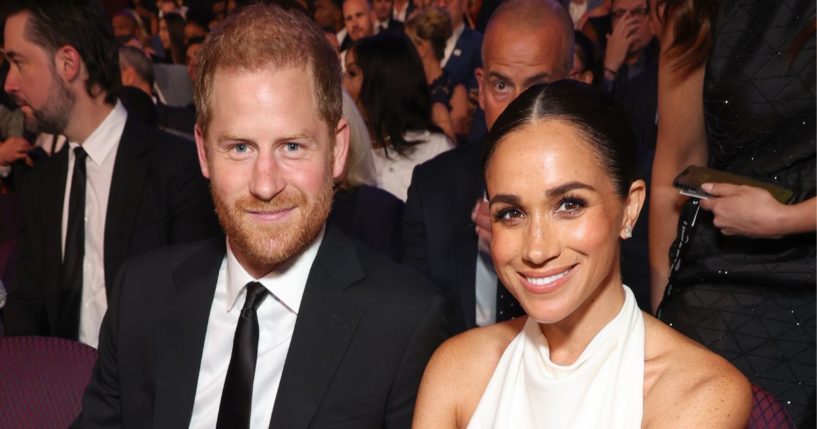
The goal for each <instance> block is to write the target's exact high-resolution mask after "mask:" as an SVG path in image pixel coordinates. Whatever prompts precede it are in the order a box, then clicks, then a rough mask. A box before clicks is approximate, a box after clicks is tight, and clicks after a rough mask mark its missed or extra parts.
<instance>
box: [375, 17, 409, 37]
mask: <svg viewBox="0 0 817 429" xmlns="http://www.w3.org/2000/svg"><path fill="white" fill-rule="evenodd" d="M374 25H375V27H376V26H378V25H380V23H378V22H377V21H375V23H374ZM375 31H377V30H375ZM386 31H387V32H389V33H399V34H404V33H405V32H406V29H405V26H404V25H403V23H402V22H400V21H398V20H396V19H394V18H389V26H388V27H386Z"/></svg>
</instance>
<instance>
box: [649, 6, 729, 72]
mask: <svg viewBox="0 0 817 429" xmlns="http://www.w3.org/2000/svg"><path fill="white" fill-rule="evenodd" d="M658 3H659V7H660V5H661V4H663V5H664V7H665V9H664V16H663V17H661V18H662V21H663V25H662V27H663V29H662V30H661V31H662V32H664V33H665V34H663V35H662V37H672V44H671V45H670V46H669V49H667V52H666V53H665V57H666V58H667V59H668V60H670V61H672V63H673V67H674V68H675V69H676V70H677V71H679V72H680V73H681V75H682V76H687V75H689V73H692V71H693V70H695V69H697V68H698V67H700V66H702V65H703V64H704V63H705V62H706V60H707V58H709V53H710V51H712V24H713V22H712V21H713V19H714V18H715V14H716V13H717V10H718V7H719V4H720V3H719V2H715V1H713V0H659V2H658ZM669 31H671V32H672V35H669V34H666V33H667V32H669Z"/></svg>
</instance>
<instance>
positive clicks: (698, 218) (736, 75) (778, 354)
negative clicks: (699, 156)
mask: <svg viewBox="0 0 817 429" xmlns="http://www.w3.org/2000/svg"><path fill="white" fill-rule="evenodd" d="M814 13H815V4H814V1H813V0H807V1H791V0H766V1H759V0H729V1H725V2H723V3H722V4H721V6H720V10H719V11H718V16H717V17H716V19H715V21H714V26H713V41H714V46H713V51H712V53H711V56H710V60H709V62H708V63H707V68H706V75H705V76H706V77H705V81H704V113H705V120H706V128H707V143H708V146H709V165H710V166H711V167H713V168H716V169H720V170H725V171H729V172H732V173H736V174H741V175H745V176H750V177H753V178H755V179H759V180H762V181H765V182H769V183H775V184H778V185H781V186H784V187H787V188H789V189H791V190H793V191H794V193H795V197H794V201H793V203H797V202H801V201H804V200H807V199H809V198H811V197H814V196H815V114H817V112H815V72H816V70H815V41H814V34H813V33H811V34H808V33H807V29H808V28H809V26H811V28H813V27H814V21H813V19H814ZM804 34H805V35H806V37H805V38H802V37H800V36H803V35H804ZM803 40H805V43H804V44H801V43H798V42H799V41H803ZM795 55H796V57H795ZM697 209H698V206H697V204H696V202H695V201H690V202H689V203H687V205H686V206H685V207H684V209H683V211H682V214H681V219H680V221H679V235H678V237H679V239H678V240H676V245H674V246H673V251H672V252H671V253H672V254H671V255H670V259H671V260H672V262H673V269H672V272H671V274H670V281H669V286H668V287H667V290H666V293H665V295H664V299H663V302H662V304H661V307H660V308H659V317H660V318H661V319H662V320H664V321H665V322H667V323H669V324H670V325H671V326H673V327H674V328H676V329H678V330H679V331H681V332H682V333H684V334H685V335H687V336H689V337H690V338H692V339H694V340H696V341H698V342H700V343H701V344H703V345H705V346H707V347H709V348H710V349H711V350H713V351H715V352H716V353H718V354H720V355H722V356H724V357H725V358H726V359H728V360H729V361H730V362H732V363H733V364H734V365H735V366H736V367H738V368H739V369H740V370H742V371H743V372H744V374H746V376H747V377H748V378H749V379H750V381H751V382H752V383H754V384H757V385H760V386H761V387H763V388H764V389H766V390H767V391H769V392H771V393H772V394H773V395H774V396H775V397H776V398H777V399H778V401H780V402H781V403H782V404H783V405H784V406H785V407H786V409H787V410H788V411H789V414H790V415H791V417H792V418H793V419H794V420H795V422H796V423H797V424H798V426H799V427H810V428H813V427H814V414H815V359H817V356H815V234H814V233H810V234H801V235H792V236H786V237H783V238H780V239H749V238H745V237H727V236H724V235H722V234H720V232H719V231H718V229H717V228H715V227H714V225H713V224H712V215H711V213H709V212H707V211H705V210H697Z"/></svg>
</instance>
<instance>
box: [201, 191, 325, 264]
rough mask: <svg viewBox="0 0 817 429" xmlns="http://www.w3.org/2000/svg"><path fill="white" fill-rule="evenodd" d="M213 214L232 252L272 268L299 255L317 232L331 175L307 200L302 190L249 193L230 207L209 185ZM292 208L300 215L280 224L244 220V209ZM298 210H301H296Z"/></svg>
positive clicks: (323, 216) (245, 211)
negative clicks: (262, 195) (268, 195)
mask: <svg viewBox="0 0 817 429" xmlns="http://www.w3.org/2000/svg"><path fill="white" fill-rule="evenodd" d="M210 193H211V194H212V196H213V202H214V204H215V209H216V214H217V215H218V219H219V223H221V226H222V228H224V232H225V233H226V234H227V237H228V240H229V242H230V248H231V249H232V250H233V252H234V253H238V254H240V255H241V256H242V257H243V259H244V260H245V261H246V262H247V263H248V264H249V265H250V266H251V267H255V268H260V269H263V270H267V271H266V272H270V271H272V270H273V269H274V268H275V267H277V266H279V265H280V264H282V263H284V262H286V261H288V260H289V259H291V258H292V257H293V256H296V255H299V254H300V253H301V252H302V251H303V250H304V249H305V248H306V246H308V245H309V244H310V243H311V242H312V241H313V240H314V239H315V237H316V236H317V235H318V233H319V232H320V231H321V229H322V228H323V226H324V224H325V223H326V219H327V218H328V217H329V212H330V211H331V209H332V197H333V192H332V178H331V177H329V178H328V180H327V182H326V183H325V184H324V186H323V187H322V189H321V191H320V192H319V194H318V195H317V196H316V197H315V199H313V200H311V201H310V200H308V199H307V197H306V196H305V195H304V194H303V193H300V192H298V193H295V192H290V193H286V194H280V195H276V196H275V198H273V199H272V200H271V201H262V200H259V199H258V198H255V197H253V196H252V195H248V196H245V197H242V198H240V199H239V200H237V201H236V202H235V203H234V204H233V205H232V206H231V205H229V203H227V202H226V201H224V200H223V199H222V198H221V197H220V196H219V195H218V194H216V192H215V191H214V190H213V187H212V186H211V187H210ZM289 208H295V209H296V210H297V211H296V213H292V214H291V215H295V216H298V215H300V217H298V218H295V219H290V220H288V221H287V222H286V223H285V224H280V225H255V224H252V223H251V222H250V221H249V220H247V219H246V217H247V216H249V215H248V214H247V211H254V210H260V211H276V210H283V209H289ZM298 212H300V213H298Z"/></svg>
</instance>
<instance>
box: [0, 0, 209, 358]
mask: <svg viewBox="0 0 817 429" xmlns="http://www.w3.org/2000/svg"><path fill="white" fill-rule="evenodd" d="M4 6H8V7H9V9H10V13H9V15H8V19H7V20H6V23H5V29H4V40H3V45H4V46H3V48H4V49H3V51H4V54H5V57H6V59H7V60H8V61H9V65H10V69H9V73H8V77H7V78H6V81H5V90H6V92H7V93H9V94H10V95H11V96H13V97H14V98H15V99H16V100H17V104H18V105H19V106H20V108H21V110H22V112H23V114H24V117H25V125H26V127H27V128H28V129H29V130H30V131H33V132H45V133H49V134H61V135H63V136H65V137H67V139H68V144H65V145H64V146H63V149H62V150H61V151H59V152H58V153H56V154H54V156H52V157H48V158H45V159H42V160H41V161H39V162H37V163H36V164H35V165H34V167H33V168H32V170H31V171H28V172H26V174H25V176H24V177H22V180H20V182H19V183H15V185H16V188H17V191H19V195H20V201H21V203H20V204H21V207H22V219H23V225H22V234H21V236H20V240H19V243H20V244H19V257H18V263H17V275H16V279H15V280H14V281H11V282H9V283H8V285H7V286H8V291H9V296H8V303H7V305H6V307H5V326H6V334H7V335H47V336H59V337H64V338H70V339H75V340H79V341H81V342H83V343H86V344H89V345H91V346H94V347H96V345H97V341H98V335H99V327H100V325H101V323H102V318H103V316H104V314H105V310H106V309H107V306H108V301H109V298H110V292H111V291H110V286H111V285H112V284H113V281H114V277H115V275H116V272H117V271H118V270H119V267H120V266H121V265H122V263H123V262H124V260H125V259H127V258H129V257H133V256H136V255H139V254H141V253H144V252H146V251H148V250H151V249H155V248H157V247H161V246H166V245H170V244H178V243H185V242H190V241H198V240H202V239H204V238H207V237H211V236H214V235H217V234H218V225H217V223H216V219H215V216H213V214H212V213H213V210H212V203H211V201H210V199H209V198H208V195H207V182H206V181H205V180H204V178H203V177H202V175H201V172H200V171H199V170H198V167H197V162H196V153H195V149H194V146H193V143H192V142H190V141H187V140H182V139H180V138H177V137H173V136H171V135H169V134H166V133H164V132H160V131H159V130H157V129H155V128H152V127H150V126H148V125H147V124H145V123H143V122H141V121H140V120H139V118H137V116H136V115H129V114H128V112H127V111H126V109H125V108H124V107H123V105H122V103H121V102H120V101H118V99H117V97H118V96H119V92H120V89H121V81H120V72H119V60H118V50H117V47H116V41H115V39H114V37H113V33H112V30H111V26H110V21H109V19H108V17H107V15H106V14H105V12H104V11H103V9H102V7H101V6H100V5H99V3H98V1H95V0H64V1H40V2H31V3H30V5H29V6H25V5H6V3H5V2H4Z"/></svg>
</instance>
